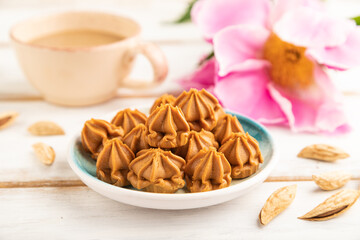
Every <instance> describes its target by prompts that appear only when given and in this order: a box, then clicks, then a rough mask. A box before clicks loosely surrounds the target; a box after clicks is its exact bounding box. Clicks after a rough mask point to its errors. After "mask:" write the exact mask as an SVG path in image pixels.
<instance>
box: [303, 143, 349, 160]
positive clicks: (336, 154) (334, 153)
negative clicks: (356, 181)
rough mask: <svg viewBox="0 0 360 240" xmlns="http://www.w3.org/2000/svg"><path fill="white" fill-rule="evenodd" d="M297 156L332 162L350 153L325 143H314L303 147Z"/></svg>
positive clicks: (346, 156)
mask: <svg viewBox="0 0 360 240" xmlns="http://www.w3.org/2000/svg"><path fill="white" fill-rule="evenodd" d="M297 156H298V157H301V158H310V159H315V160H321V161H326V162H334V161H336V160H338V159H344V158H348V157H349V156H350V155H349V154H347V153H346V152H344V151H343V150H342V149H340V148H337V147H333V146H329V145H326V144H314V145H310V146H307V147H305V148H304V149H303V150H301V151H300V153H299V154H298V155H297Z"/></svg>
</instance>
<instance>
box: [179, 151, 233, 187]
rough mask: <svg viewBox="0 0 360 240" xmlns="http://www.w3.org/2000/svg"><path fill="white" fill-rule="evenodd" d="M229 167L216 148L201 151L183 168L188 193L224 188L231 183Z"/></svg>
mask: <svg viewBox="0 0 360 240" xmlns="http://www.w3.org/2000/svg"><path fill="white" fill-rule="evenodd" d="M230 174H231V166H230V164H229V162H228V161H227V160H226V158H225V156H224V154H222V153H220V152H217V151H216V148H214V147H210V148H209V149H203V150H201V151H200V152H199V153H197V154H196V155H195V156H193V157H192V158H191V159H190V160H189V161H188V163H187V164H186V166H185V180H186V186H187V188H188V190H189V191H190V192H206V191H211V190H216V189H220V188H226V187H228V186H230V183H231V176H230Z"/></svg>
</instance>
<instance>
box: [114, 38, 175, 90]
mask: <svg viewBox="0 0 360 240" xmlns="http://www.w3.org/2000/svg"><path fill="white" fill-rule="evenodd" d="M137 54H142V55H144V56H145V57H146V59H147V60H148V61H149V62H150V64H151V66H152V69H153V73H154V76H153V79H152V81H151V82H150V83H148V82H147V83H144V81H142V82H141V81H138V80H137V81H131V79H128V78H126V79H125V81H123V82H121V84H120V86H121V87H127V88H146V87H154V86H157V85H159V84H160V83H162V82H163V81H164V80H165V78H166V76H167V74H168V63H167V60H166V57H165V55H164V53H163V51H162V50H161V49H160V48H159V47H158V46H157V45H155V44H153V43H150V42H140V43H138V44H137V45H136V47H135V50H132V51H131V53H130V55H128V57H127V58H125V60H124V61H126V63H125V64H129V63H132V62H133V60H134V58H135V57H136V55H137Z"/></svg>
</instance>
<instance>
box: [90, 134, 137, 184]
mask: <svg viewBox="0 0 360 240" xmlns="http://www.w3.org/2000/svg"><path fill="white" fill-rule="evenodd" d="M134 158H135V155H134V153H133V152H132V151H131V150H130V148H129V147H128V146H127V145H126V144H124V143H123V142H122V141H121V140H119V139H117V138H114V139H111V140H109V141H107V142H106V143H105V145H104V149H103V150H101V152H100V153H99V156H98V159H97V162H96V175H97V177H98V178H99V179H100V180H102V181H104V182H107V183H110V184H113V185H115V186H118V187H122V186H126V185H129V182H128V180H127V178H126V177H127V174H128V172H129V163H130V162H131V160H133V159H134Z"/></svg>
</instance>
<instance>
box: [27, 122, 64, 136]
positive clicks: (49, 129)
mask: <svg viewBox="0 0 360 240" xmlns="http://www.w3.org/2000/svg"><path fill="white" fill-rule="evenodd" d="M28 131H29V132H30V133H31V134H32V135H35V136H50V135H64V134H65V132H64V130H63V129H62V128H61V127H60V126H59V125H58V124H56V123H54V122H50V121H40V122H36V123H34V124H32V125H31V126H30V127H29V128H28Z"/></svg>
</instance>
